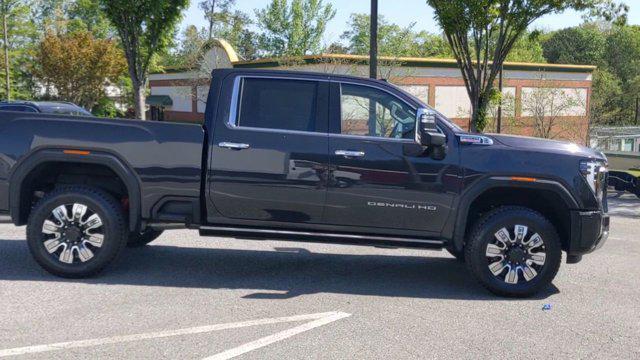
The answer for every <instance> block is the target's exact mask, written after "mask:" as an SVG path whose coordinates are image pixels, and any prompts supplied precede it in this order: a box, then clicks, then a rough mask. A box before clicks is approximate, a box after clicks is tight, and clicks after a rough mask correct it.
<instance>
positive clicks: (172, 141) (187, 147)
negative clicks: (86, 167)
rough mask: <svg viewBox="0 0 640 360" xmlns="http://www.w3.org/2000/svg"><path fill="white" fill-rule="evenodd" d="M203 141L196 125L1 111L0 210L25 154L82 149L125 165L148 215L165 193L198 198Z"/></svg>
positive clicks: (3, 209) (6, 205) (27, 156)
mask: <svg viewBox="0 0 640 360" xmlns="http://www.w3.org/2000/svg"><path fill="white" fill-rule="evenodd" d="M203 144H204V130H203V128H202V126H201V125H197V124H177V123H164V122H155V121H153V122H152V121H141V120H127V119H102V118H89V117H86V118H85V117H68V116H58V115H43V114H31V113H29V114H26V113H11V112H1V113H0V212H7V211H8V210H9V208H10V206H11V204H10V203H9V202H10V197H11V196H10V195H9V194H10V192H11V189H10V183H11V178H12V176H13V175H14V174H15V172H16V169H17V168H19V167H20V166H21V164H22V163H23V162H24V161H25V159H33V158H34V156H32V155H34V154H36V153H38V152H41V151H45V150H47V151H55V150H56V149H57V150H59V151H65V150H66V151H69V152H70V153H72V152H73V150H82V151H85V152H91V153H92V154H103V155H105V156H110V157H114V158H117V159H118V160H119V161H121V162H122V163H123V164H124V165H125V166H126V167H129V169H130V170H131V172H132V173H133V174H134V176H135V178H136V179H135V181H136V182H137V184H138V188H139V189H138V190H139V191H140V200H141V201H140V204H141V206H140V212H141V215H142V217H143V218H148V217H149V214H150V213H151V211H152V208H153V207H154V205H156V204H158V203H159V202H160V201H161V200H162V199H163V198H165V197H167V196H177V197H184V198H194V199H198V198H199V197H200V189H201V182H202V159H203ZM78 154H81V153H80V152H79V153H78ZM71 155H73V154H71ZM169 189H170V190H169Z"/></svg>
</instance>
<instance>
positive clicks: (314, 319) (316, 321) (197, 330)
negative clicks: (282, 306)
mask: <svg viewBox="0 0 640 360" xmlns="http://www.w3.org/2000/svg"><path fill="white" fill-rule="evenodd" d="M349 316H351V314H347V313H343V312H327V313H318V314H306V315H297V316H288V317H281V318H271V319H260V320H250V321H242V322H235V323H226V324H216V325H209V326H200V327H192V328H186V329H178V330H168V331H159V332H152V333H143V334H134V335H124V336H113V337H108V338H100V339H89V340H80V341H69V342H61V343H55V344H46V345H34V346H26V347H20V348H13V349H5V350H0V357H8V356H17V355H25V354H35V353H43V352H49V351H59V350H65V349H77V348H86V347H93V346H100V345H108V344H118V343H125V342H133V341H141V340H149V339H158V338H166V337H173V336H184V335H192V334H202V333H208V332H214V331H221V330H228V329H239V328H244V327H250V326H259V325H271V324H280V323H289V322H299V321H311V322H309V323H306V324H303V325H300V326H297V327H295V328H292V329H289V330H285V331H283V332H280V333H277V334H274V335H270V336H267V337H264V338H262V339H259V340H256V341H252V342H250V343H248V344H245V345H242V346H239V347H237V348H234V349H231V350H228V351H224V352H222V353H220V354H218V355H214V356H213V357H212V358H213V359H231V358H233V357H235V356H238V355H241V354H244V353H247V352H249V351H253V350H255V349H258V348H261V347H264V346H267V345H270V344H273V343H275V342H277V341H281V340H284V339H287V338H289V337H292V336H294V335H297V334H300V333H302V332H305V331H308V330H311V329H313V328H316V327H319V326H323V325H326V324H329V323H332V322H334V321H337V320H340V319H343V318H346V317H349Z"/></svg>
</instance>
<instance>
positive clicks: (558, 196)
mask: <svg viewBox="0 0 640 360" xmlns="http://www.w3.org/2000/svg"><path fill="white" fill-rule="evenodd" d="M515 179H517V180H514V178H512V177H489V178H485V179H483V180H480V181H479V182H478V183H477V184H476V185H475V186H474V187H472V188H471V189H469V190H468V191H467V192H466V193H465V194H464V195H463V196H462V197H461V198H460V202H459V204H458V211H457V214H456V220H455V225H454V232H453V249H454V250H457V251H462V250H463V249H464V246H465V241H466V236H467V235H468V232H469V231H470V227H471V226H473V224H474V223H475V222H476V221H477V220H478V219H479V218H480V217H481V216H482V212H481V211H484V210H488V209H490V208H493V207H496V206H525V207H528V208H531V209H533V210H537V211H539V212H541V213H542V214H543V215H545V216H546V217H549V218H550V219H549V220H550V221H551V222H552V223H553V224H554V226H556V227H557V228H558V232H559V233H560V234H561V236H562V237H563V238H564V239H566V241H569V239H570V231H571V229H570V221H571V219H570V217H571V215H570V213H569V211H568V210H573V209H577V208H579V205H578V203H577V201H576V200H575V198H574V197H573V195H572V194H571V192H570V191H569V190H568V189H567V187H566V186H564V185H563V184H562V183H560V182H558V181H553V180H538V179H536V180H535V181H522V180H520V179H519V178H515ZM495 195H498V196H499V197H500V199H496V200H495V201H494V202H492V200H491V199H492V197H493V196H495ZM485 200H488V203H485V202H484V201H485ZM543 200H544V201H543ZM546 207H548V210H547V211H544V210H542V209H541V208H546ZM565 210H566V213H565V214H563V211H565ZM476 211H480V213H475V212H476ZM549 211H552V213H551V214H550V213H549ZM565 215H566V217H565ZM566 246H568V243H567V244H565V243H563V248H564V247H566Z"/></svg>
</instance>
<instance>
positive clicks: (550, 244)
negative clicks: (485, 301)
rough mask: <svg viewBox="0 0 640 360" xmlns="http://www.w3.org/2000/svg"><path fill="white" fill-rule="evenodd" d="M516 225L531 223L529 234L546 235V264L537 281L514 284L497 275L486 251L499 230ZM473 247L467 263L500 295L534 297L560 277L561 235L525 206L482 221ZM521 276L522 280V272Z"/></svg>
mask: <svg viewBox="0 0 640 360" xmlns="http://www.w3.org/2000/svg"><path fill="white" fill-rule="evenodd" d="M515 225H524V226H527V227H528V234H529V235H528V236H530V235H532V234H535V233H538V234H539V235H540V236H541V237H542V240H543V241H544V246H545V253H546V259H545V265H544V266H543V268H542V269H541V271H540V272H539V273H538V275H537V276H536V277H535V278H534V279H533V280H531V281H528V282H520V283H518V284H515V285H514V284H508V283H506V282H505V281H504V280H501V279H499V278H497V277H496V276H494V275H493V273H492V272H491V270H490V269H489V263H488V259H487V257H486V254H485V253H486V249H487V245H488V244H489V242H491V241H493V239H494V238H495V233H496V232H497V231H499V230H500V229H502V228H507V229H508V230H509V231H511V230H512V229H513V227H514V226H515ZM471 250H472V251H471V252H470V253H468V254H467V255H468V258H467V262H468V263H469V264H470V266H471V269H472V271H473V272H474V274H475V275H476V277H477V278H478V279H479V280H480V281H481V282H482V284H483V285H484V286H485V287H487V288H488V289H489V290H491V291H493V292H495V293H498V294H500V295H506V296H515V297H522V296H530V295H532V294H534V293H536V292H538V291H540V290H542V289H543V288H545V287H547V286H548V285H549V284H550V283H551V281H552V280H553V278H554V277H555V276H556V274H557V272H558V268H559V266H560V262H561V260H562V249H561V246H560V241H559V237H558V234H557V232H556V230H555V228H554V227H553V225H551V223H550V222H548V221H547V220H546V219H545V218H544V217H542V216H541V215H539V214H538V213H536V212H533V211H527V210H523V209H513V211H505V212H502V213H499V214H496V215H494V216H492V217H490V218H489V219H488V220H487V221H486V222H484V223H482V224H481V226H480V227H479V228H478V229H476V231H474V235H473V243H472V244H471ZM518 275H519V276H520V278H521V279H522V274H521V273H519V274H518Z"/></svg>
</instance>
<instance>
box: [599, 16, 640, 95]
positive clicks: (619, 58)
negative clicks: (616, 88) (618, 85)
mask: <svg viewBox="0 0 640 360" xmlns="http://www.w3.org/2000/svg"><path fill="white" fill-rule="evenodd" d="M605 54H606V62H607V65H608V67H609V69H611V71H613V72H614V73H615V74H616V75H617V76H618V78H620V80H621V81H622V83H623V85H626V84H627V83H629V82H630V81H631V80H633V79H634V78H635V77H636V76H638V75H640V26H621V27H616V28H615V29H614V30H613V32H612V33H611V35H610V36H609V37H608V38H607V40H606V46H605Z"/></svg>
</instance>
